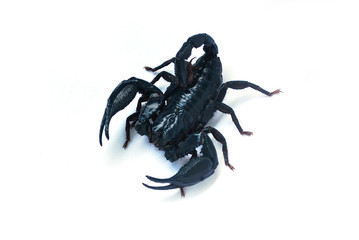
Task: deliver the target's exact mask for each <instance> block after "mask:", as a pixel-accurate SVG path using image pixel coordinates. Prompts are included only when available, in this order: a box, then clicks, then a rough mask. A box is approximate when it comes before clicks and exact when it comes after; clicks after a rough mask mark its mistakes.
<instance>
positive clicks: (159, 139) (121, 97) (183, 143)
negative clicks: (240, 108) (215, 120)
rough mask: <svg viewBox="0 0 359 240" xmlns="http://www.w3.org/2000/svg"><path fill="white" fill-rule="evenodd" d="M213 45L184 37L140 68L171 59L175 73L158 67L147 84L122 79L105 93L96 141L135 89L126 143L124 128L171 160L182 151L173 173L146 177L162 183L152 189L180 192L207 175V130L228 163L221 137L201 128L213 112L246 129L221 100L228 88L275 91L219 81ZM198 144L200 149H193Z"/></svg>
mask: <svg viewBox="0 0 359 240" xmlns="http://www.w3.org/2000/svg"><path fill="white" fill-rule="evenodd" d="M202 45H203V50H204V54H203V55H202V56H201V57H200V58H198V60H197V61H196V62H195V63H194V64H193V65H192V63H191V61H192V60H191V61H187V59H188V58H189V57H190V55H191V52H192V49H193V48H198V47H200V46H202ZM217 54H218V48H217V45H216V43H215V42H214V40H213V39H212V37H210V36H209V35H207V34H205V33H203V34H197V35H194V36H192V37H190V38H189V39H188V40H187V41H186V42H185V43H184V44H183V46H182V47H181V48H180V50H179V51H178V53H177V55H176V57H174V58H171V59H170V60H167V61H165V62H164V63H163V64H161V65H159V66H158V67H155V68H150V67H145V69H146V70H148V71H152V72H155V71H157V70H159V69H161V68H163V67H165V66H167V65H169V64H171V63H174V65H175V75H172V74H171V73H168V72H165V71H162V72H160V73H159V74H157V75H156V77H155V78H154V79H153V80H152V82H151V83H149V82H146V81H144V80H141V79H138V78H135V77H132V78H130V79H128V80H125V81H122V82H121V83H120V84H119V85H118V86H117V87H116V88H115V90H114V91H113V92H112V94H111V95H110V97H109V99H108V102H107V106H106V109H105V113H104V116H103V119H102V122H101V127H100V144H101V145H102V133H103V131H104V130H105V135H106V137H107V139H109V123H110V120H111V118H112V116H113V115H115V114H116V113H117V112H118V111H120V110H122V109H123V108H125V107H126V106H127V105H128V104H129V103H130V102H131V101H132V100H133V99H134V97H135V95H136V94H137V93H141V94H142V96H141V97H140V98H139V101H138V104H137V108H136V111H135V112H134V113H133V114H131V115H130V116H129V117H128V118H127V121H126V142H125V144H124V146H123V147H124V148H126V147H127V145H128V143H129V141H130V129H131V127H134V128H135V129H136V131H137V132H138V133H139V134H140V135H145V136H147V137H148V139H149V141H150V142H152V143H154V145H155V146H156V147H157V148H159V149H160V150H163V151H164V152H165V157H166V158H167V159H168V160H169V161H172V162H173V161H176V160H178V159H179V158H182V157H184V156H186V155H188V154H190V155H191V158H190V160H189V161H188V162H187V163H186V164H184V165H183V166H182V168H180V170H179V171H178V173H176V174H175V175H174V176H172V177H170V178H166V179H160V178H154V177H150V176H146V177H147V178H148V179H149V180H151V181H154V182H157V183H167V185H164V186H150V185H147V184H143V185H144V186H146V187H149V188H151V189H156V190H167V189H174V188H180V190H181V195H182V196H184V190H183V188H184V187H187V186H191V185H194V184H196V183H198V182H200V181H202V180H204V179H206V178H208V177H209V176H211V175H212V174H213V173H214V171H215V169H216V167H217V166H218V158H217V153H216V149H215V147H214V145H213V143H212V140H211V139H210V138H209V136H208V134H212V136H213V137H214V138H215V139H216V140H217V141H219V142H220V143H221V144H222V152H223V155H224V161H225V164H226V165H227V166H228V167H229V168H230V169H232V170H233V169H234V167H233V166H232V165H231V164H230V163H229V161H228V150H227V143H226V140H225V138H224V136H223V135H222V134H221V133H220V132H219V131H218V130H217V129H215V128H213V127H211V126H206V124H207V123H208V121H209V120H210V119H211V118H212V117H213V114H214V112H215V111H217V110H219V111H221V112H223V113H227V114H230V115H231V117H232V120H233V122H234V124H235V126H236V127H237V129H238V131H239V132H240V133H241V134H242V135H251V134H252V132H248V131H243V129H242V128H241V126H240V124H239V122H238V119H237V117H236V115H235V113H234V111H233V110H232V108H231V107H229V106H228V105H226V104H224V103H223V102H222V101H223V99H224V97H225V94H226V92H227V89H228V88H232V89H243V88H247V87H251V88H253V89H255V90H257V91H260V92H262V93H263V94H266V95H267V96H272V95H273V94H277V93H279V92H280V90H279V89H278V90H275V91H273V92H268V91H266V90H264V89H262V88H261V87H259V86H257V85H255V84H253V83H250V82H247V81H230V82H226V83H223V80H222V65H221V61H220V59H219V57H218V56H217ZM160 78H163V79H164V80H166V81H167V82H169V83H170V85H169V87H168V88H167V90H166V91H165V92H164V93H163V92H162V91H161V90H160V89H158V88H157V87H156V86H155V85H154V84H155V83H156V82H157V81H158V80H159V79H160ZM143 102H146V103H145V104H142V103H143ZM197 147H202V148H201V151H200V153H199V154H198V153H197V150H196V148H197Z"/></svg>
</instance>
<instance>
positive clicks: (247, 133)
mask: <svg viewBox="0 0 359 240" xmlns="http://www.w3.org/2000/svg"><path fill="white" fill-rule="evenodd" d="M241 134H242V135H246V136H251V135H253V132H250V131H244V132H242V133H241Z"/></svg>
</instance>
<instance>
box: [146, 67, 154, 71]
mask: <svg viewBox="0 0 359 240" xmlns="http://www.w3.org/2000/svg"><path fill="white" fill-rule="evenodd" d="M145 69H146V70H147V71H150V72H154V71H153V68H151V67H147V66H145Z"/></svg>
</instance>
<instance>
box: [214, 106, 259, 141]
mask: <svg viewBox="0 0 359 240" xmlns="http://www.w3.org/2000/svg"><path fill="white" fill-rule="evenodd" d="M213 104H214V105H215V108H216V110H219V111H221V112H222V113H228V114H230V115H231V117H232V121H233V123H234V125H236V127H237V129H238V131H239V132H240V134H242V135H248V136H250V135H252V134H253V133H252V132H249V131H243V129H242V127H241V125H240V124H239V122H238V119H237V117H236V114H235V113H234V111H233V109H232V108H231V107H230V106H228V105H226V104H224V103H221V102H217V101H214V102H213Z"/></svg>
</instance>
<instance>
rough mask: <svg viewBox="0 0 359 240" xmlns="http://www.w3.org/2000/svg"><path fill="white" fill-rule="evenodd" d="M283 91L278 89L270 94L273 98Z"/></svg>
mask: <svg viewBox="0 0 359 240" xmlns="http://www.w3.org/2000/svg"><path fill="white" fill-rule="evenodd" d="M281 92H282V91H281V90H280V89H277V90H275V91H273V92H271V93H270V95H271V96H273V95H274V94H278V93H281Z"/></svg>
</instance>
